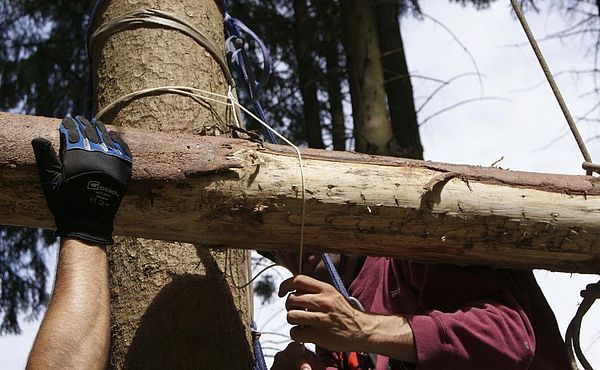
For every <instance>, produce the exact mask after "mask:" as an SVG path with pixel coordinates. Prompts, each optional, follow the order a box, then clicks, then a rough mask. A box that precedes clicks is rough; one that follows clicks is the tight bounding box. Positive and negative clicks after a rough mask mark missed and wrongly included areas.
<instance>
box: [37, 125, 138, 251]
mask: <svg viewBox="0 0 600 370" xmlns="http://www.w3.org/2000/svg"><path fill="white" fill-rule="evenodd" d="M59 132H60V149H59V157H57V155H56V152H55V150H54V148H53V146H52V144H51V143H50V142H49V141H48V140H46V139H43V138H37V139H34V140H33V141H32V142H31V145H32V146H33V151H34V154H35V161H36V163H37V166H38V171H39V175H40V180H41V183H42V189H43V190H44V195H45V196H46V202H47V203H48V207H49V208H50V211H51V212H52V214H53V215H54V222H55V224H56V234H57V235H58V236H62V237H72V238H77V239H81V240H84V241H88V242H91V243H95V244H103V245H106V244H113V239H112V232H113V220H114V217H115V215H116V213H117V210H118V208H119V205H120V204H121V200H122V199H123V196H124V195H125V191H126V190H127V185H128V183H129V179H130V178H131V167H132V156H131V152H130V151H129V147H128V146H127V144H125V143H124V142H123V140H122V139H121V138H120V136H119V135H118V134H117V133H116V132H114V131H111V132H110V133H109V132H107V130H106V127H105V126H104V124H103V123H102V122H100V121H96V120H92V122H90V121H88V120H87V119H85V118H83V117H81V116H77V117H75V118H72V117H66V118H65V119H64V120H63V121H62V123H61V124H60V126H59Z"/></svg>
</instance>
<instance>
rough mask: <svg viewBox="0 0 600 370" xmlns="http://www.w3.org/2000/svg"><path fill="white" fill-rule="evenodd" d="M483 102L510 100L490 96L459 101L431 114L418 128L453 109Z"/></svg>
mask: <svg viewBox="0 0 600 370" xmlns="http://www.w3.org/2000/svg"><path fill="white" fill-rule="evenodd" d="M484 100H498V101H505V102H510V101H511V100H510V99H506V98H500V97H494V96H490V97H482V98H473V99H466V100H463V101H460V102H458V103H456V104H452V105H450V106H448V107H446V108H443V109H440V110H439V111H437V112H435V113H433V114H431V115H430V116H429V117H427V118H425V119H424V120H423V121H421V122H419V127H420V126H422V125H424V124H425V123H427V122H428V121H430V120H431V119H432V118H434V117H437V116H439V115H440V114H442V113H446V112H448V111H451V110H452V109H454V108H458V107H460V106H461V105H465V104H469V103H474V102H479V101H484Z"/></svg>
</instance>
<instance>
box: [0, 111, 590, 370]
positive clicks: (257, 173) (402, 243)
mask: <svg viewBox="0 0 600 370" xmlns="http://www.w3.org/2000/svg"><path fill="white" fill-rule="evenodd" d="M58 122H59V121H58V120H55V119H45V118H40V117H30V116H22V115H14V114H7V113H3V114H0V126H1V127H3V128H4V129H3V130H2V131H0V204H2V205H3V207H0V224H9V225H22V226H31V227H51V226H52V221H51V220H52V218H51V215H50V214H49V212H48V210H47V208H46V205H45V201H44V197H43V194H42V192H41V189H40V185H39V180H38V176H37V171H36V168H35V161H34V158H33V153H32V151H31V145H30V142H31V139H33V138H34V137H40V136H41V137H48V138H49V139H52V140H53V141H54V142H55V145H56V144H57V143H58V130H57V129H56V128H57V126H58ZM119 130H121V131H122V133H123V137H124V138H125V140H127V141H128V142H130V143H131V144H132V145H131V147H132V151H133V154H134V157H135V162H134V173H133V180H132V184H131V186H130V189H129V192H128V194H127V196H126V197H125V199H124V202H123V204H122V205H121V208H120V210H119V214H118V215H117V220H116V223H115V230H116V233H117V234H121V235H136V236H143V237H150V238H155V239H159V238H161V239H166V240H178V241H182V242H184V241H185V242H200V243H203V244H207V245H212V246H221V247H223V248H234V247H244V248H255V249H259V248H261V249H272V250H277V249H282V250H297V248H298V242H299V238H300V224H301V205H302V202H301V201H300V197H299V194H300V176H299V168H298V161H297V158H296V156H295V154H294V152H293V150H291V149H289V148H287V147H282V146H278V145H261V144H259V143H256V142H250V141H246V140H240V139H230V138H219V137H210V138H207V137H198V136H194V135H183V134H177V135H174V134H166V133H155V132H151V131H141V130H135V129H126V128H120V129H119ZM302 153H303V154H302V155H303V158H304V167H305V179H306V194H307V209H306V218H305V220H306V230H305V244H306V246H307V249H308V250H313V251H333V252H341V253H350V254H359V255H382V256H392V257H397V258H410V259H412V260H415V261H430V262H444V263H456V264H482V265H490V266H496V267H512V268H546V269H549V270H559V271H571V272H588V273H598V272H600V243H599V242H598V240H600V225H599V224H598V222H597V221H598V217H597V212H598V209H600V178H595V177H588V176H567V175H548V174H536V173H526V172H515V171H507V170H501V169H498V168H483V167H476V166H460V165H448V164H440V163H433V162H425V161H415V160H405V159H398V158H391V157H375V156H369V155H363V154H356V153H345V152H332V151H324V150H313V149H306V150H304V151H303V152H302ZM249 241H251V244H249V243H248V242H249ZM340 241H343V242H342V243H340ZM171 246H172V247H169V248H168V249H167V248H157V249H151V250H149V251H146V250H138V249H134V248H131V247H130V246H129V245H126V246H123V245H121V246H117V247H113V248H112V250H115V249H117V251H121V252H120V253H121V254H122V255H123V256H122V257H121V258H122V261H123V262H124V263H126V264H132V265H134V264H136V265H135V266H136V267H134V268H135V273H134V272H132V273H130V276H128V277H127V278H124V279H125V280H126V284H128V285H127V287H128V289H130V290H133V291H136V292H138V291H140V290H141V291H140V292H139V293H140V294H150V293H149V291H150V288H151V287H148V286H146V285H145V282H146V281H148V279H149V278H155V276H156V273H157V272H162V270H169V269H170V270H175V271H177V269H178V267H176V266H174V265H166V264H164V263H162V262H156V263H154V262H152V261H150V262H145V263H143V264H140V263H139V262H138V260H139V259H140V258H143V257H144V256H145V255H146V254H148V253H154V254H155V255H158V256H162V255H163V254H166V253H168V254H170V255H176V254H178V253H180V249H182V250H184V251H185V250H187V248H188V247H187V245H185V244H172V245H171ZM201 252H203V253H205V252H204V251H203V250H201ZM190 254H191V253H190ZM169 258H171V256H169ZM203 258H208V256H207V255H206V254H204V255H203ZM211 258H212V257H211ZM203 261H204V260H203ZM184 262H185V261H184ZM209 262H210V263H212V262H211V260H210V259H209ZM174 263H176V262H174ZM204 263H205V264H206V263H207V262H204ZM187 264H189V262H187ZM187 264H186V265H187ZM233 266H234V267H235V265H233ZM202 271H203V270H201V269H200V268H199V270H198V271H196V274H199V275H200V277H198V280H199V282H204V281H208V280H203V279H206V277H204V276H203V275H202ZM217 276H221V275H220V274H219V273H217ZM221 278H222V276H221ZM238 281H239V282H240V283H241V281H240V280H238ZM177 282H179V280H177ZM199 284H200V285H201V283H199ZM210 284H213V285H212V286H215V285H214V284H215V283H214V282H211V283H210ZM238 285H239V283H238ZM217 286H218V285H217ZM170 292H171V290H169V289H166V291H165V292H164V294H167V293H170ZM226 292H227V291H226V290H219V291H218V292H215V293H211V292H205V293H202V294H203V295H198V294H196V293H195V292H191V290H190V291H186V292H185V294H184V295H185V298H186V299H190V300H191V299H193V298H194V297H198V300H199V301H200V302H189V301H181V302H180V301H179V300H175V303H177V304H178V305H192V306H193V307H194V308H193V310H198V312H200V313H201V312H202V310H204V309H206V308H205V307H204V306H202V305H203V304H204V303H206V302H209V303H211V305H210V307H213V309H215V310H217V309H219V310H221V311H220V312H226V310H227V308H226V307H227V306H225V308H224V307H223V306H215V305H212V303H214V302H215V301H217V302H221V301H222V300H224V299H225V298H224V297H226V296H227V297H228V296H229V294H226ZM233 292H235V290H234V291H233ZM125 293H127V294H130V293H129V292H123V294H125ZM163 297H164V295H159V296H158V297H157V298H156V301H158V303H160V302H162V301H163ZM168 298H169V299H168V300H169V302H170V300H171V299H176V297H170V296H169V297H168ZM179 299H181V300H183V299H184V297H180V298H179ZM227 299H229V298H227ZM219 304H221V303H219ZM207 306H208V305H207ZM186 308H187V307H186ZM138 310H139V309H138ZM190 310H192V309H190ZM154 312H155V311H154V310H149V311H147V313H146V315H155V313H154ZM210 314H212V312H209V313H208V314H207V315H205V316H201V319H202V320H206V321H212V320H216V321H219V320H220V318H219V317H213V316H210ZM136 317H137V316H136V311H132V312H131V316H130V318H129V319H130V320H132V321H133V320H135V319H136ZM153 317H154V316H153ZM163 320H166V319H163ZM194 324H195V323H194ZM203 325H207V326H206V327H204V326H203ZM221 325H224V324H223V323H221ZM236 325H237V324H236ZM186 328H187V327H186ZM213 329H214V328H213V327H212V326H211V325H210V323H207V322H201V323H198V326H197V327H194V331H193V333H195V334H197V335H204V334H203V333H205V332H207V331H209V332H208V333H212V334H215V333H214V332H211V331H210V330H213ZM225 329H226V328H225V327H224V329H223V330H225ZM190 330H191V329H190ZM240 330H241V329H240ZM182 332H183V333H190V331H189V330H187V329H185V330H182ZM226 333H227V332H224V333H223V334H221V333H219V335H225V334H226ZM161 335H162V333H161ZM157 338H158V337H157ZM161 338H162V337H161ZM220 340H221V338H220V337H219V338H211V342H210V343H211V345H212V347H211V346H209V347H207V348H211V350H214V348H215V346H216V345H217V343H218V342H219V341H220ZM161 341H162V339H161ZM213 342H214V343H215V344H214V345H213ZM202 344H203V345H206V343H202ZM161 345H162V344H161ZM198 348H204V347H198ZM235 348H243V347H235ZM158 352H160V353H163V351H158ZM201 352H202V351H201ZM177 353H179V352H177ZM154 356H155V355H154V354H151V357H154ZM206 356H209V357H207V358H211V360H212V359H214V356H218V354H217V355H215V354H207V355H206ZM211 356H212V357H211ZM199 367H200V368H202V366H199ZM223 368H232V367H229V365H228V366H225V367H223ZM233 368H235V367H233Z"/></svg>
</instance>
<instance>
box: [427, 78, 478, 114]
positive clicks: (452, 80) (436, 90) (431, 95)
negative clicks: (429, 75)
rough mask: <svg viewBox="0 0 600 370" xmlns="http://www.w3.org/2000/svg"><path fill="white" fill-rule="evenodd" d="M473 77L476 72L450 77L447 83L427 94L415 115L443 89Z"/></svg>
mask: <svg viewBox="0 0 600 370" xmlns="http://www.w3.org/2000/svg"><path fill="white" fill-rule="evenodd" d="M473 75H476V76H479V74H478V73H476V72H467V73H461V74H459V75H456V76H454V77H452V78H451V79H449V80H448V81H444V83H442V84H441V85H440V86H438V87H437V88H436V89H435V90H433V92H432V93H431V94H429V96H428V97H427V98H425V101H424V102H423V104H421V105H420V106H419V107H418V108H417V113H419V112H421V110H422V109H423V108H424V107H425V106H426V105H427V103H429V102H430V101H431V99H433V97H434V96H435V95H437V93H438V92H440V91H441V90H442V89H443V88H444V87H446V86H448V85H450V84H451V83H452V82H454V81H456V80H458V79H459V78H462V77H468V76H473ZM480 77H481V76H480Z"/></svg>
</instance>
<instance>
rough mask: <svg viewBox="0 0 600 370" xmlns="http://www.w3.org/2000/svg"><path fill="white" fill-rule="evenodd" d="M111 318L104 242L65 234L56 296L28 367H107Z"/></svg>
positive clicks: (46, 316) (49, 306)
mask: <svg viewBox="0 0 600 370" xmlns="http://www.w3.org/2000/svg"><path fill="white" fill-rule="evenodd" d="M109 322H110V309H109V292H108V263H107V257H106V250H105V248H104V247H102V246H94V245H87V244H84V243H82V242H80V241H78V240H75V239H66V240H64V241H63V242H62V243H61V250H60V255H59V260H58V269H57V274H56V282H55V286H54V291H53V294H52V298H51V299H50V303H49V305H48V310H47V312H46V315H45V317H44V320H43V321H42V325H41V327H40V330H39V332H38V335H37V337H36V339H35V342H34V345H33V348H32V350H31V353H30V356H29V361H28V364H27V369H58V368H60V369H67V368H73V369H75V368H77V369H103V368H104V367H105V365H106V359H107V356H108V346H109V341H110V325H109Z"/></svg>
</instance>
